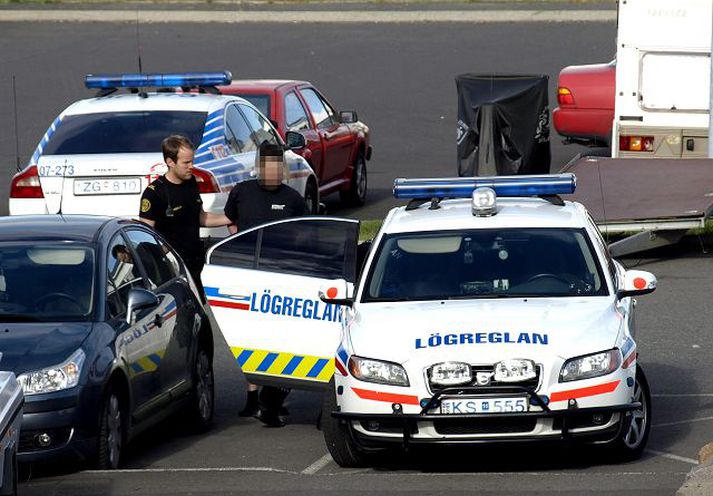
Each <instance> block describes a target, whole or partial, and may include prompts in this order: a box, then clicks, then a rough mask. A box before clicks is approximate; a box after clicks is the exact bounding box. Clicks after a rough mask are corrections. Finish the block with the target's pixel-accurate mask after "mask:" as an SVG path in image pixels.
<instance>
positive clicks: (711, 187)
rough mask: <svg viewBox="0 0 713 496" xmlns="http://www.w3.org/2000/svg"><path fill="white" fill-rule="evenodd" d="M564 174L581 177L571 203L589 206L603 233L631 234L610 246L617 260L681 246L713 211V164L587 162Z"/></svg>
mask: <svg viewBox="0 0 713 496" xmlns="http://www.w3.org/2000/svg"><path fill="white" fill-rule="evenodd" d="M561 172H574V173H575V175H576V176H577V189H576V191H575V193H574V194H571V195H566V196H565V195H563V196H565V199H567V200H573V201H577V202H579V203H582V204H583V205H584V206H585V207H587V210H589V212H590V214H591V215H592V217H593V219H594V221H595V222H596V223H597V226H599V229H600V230H601V231H602V233H603V234H608V233H609V234H611V233H630V234H631V235H630V236H628V237H626V238H624V239H622V240H619V241H616V242H614V243H612V244H611V245H610V246H609V249H610V251H611V254H612V256H615V257H619V256H623V255H628V254H630V253H636V252H640V251H644V250H649V249H652V248H657V247H659V246H665V245H669V244H673V243H676V242H678V241H679V240H680V239H681V238H682V237H683V235H684V234H686V232H687V231H688V230H689V229H693V228H696V227H703V226H704V225H705V220H706V218H707V217H708V215H709V214H710V213H711V211H712V210H713V160H711V159H636V158H623V159H618V158H617V159H615V158H604V157H582V158H579V159H575V160H573V161H571V162H570V163H569V164H567V165H566V166H565V167H564V168H563V169H562V171H561Z"/></svg>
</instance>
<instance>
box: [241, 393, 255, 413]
mask: <svg viewBox="0 0 713 496" xmlns="http://www.w3.org/2000/svg"><path fill="white" fill-rule="evenodd" d="M257 412H258V401H257V391H248V399H247V400H246V401H245V406H244V407H243V409H242V410H240V411H239V412H238V415H239V416H241V417H254V416H255V415H256V414H257Z"/></svg>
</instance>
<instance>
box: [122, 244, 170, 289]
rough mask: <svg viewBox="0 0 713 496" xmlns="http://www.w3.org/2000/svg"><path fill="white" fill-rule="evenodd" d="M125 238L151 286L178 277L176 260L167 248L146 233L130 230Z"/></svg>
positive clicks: (156, 285) (159, 284) (160, 284)
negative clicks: (127, 239)
mask: <svg viewBox="0 0 713 496" xmlns="http://www.w3.org/2000/svg"><path fill="white" fill-rule="evenodd" d="M127 236H128V238H129V242H130V243H131V246H132V247H133V248H134V252H135V253H136V255H137V256H138V259H139V262H140V263H141V266H142V267H143V268H144V271H145V272H146V276H147V277H148V278H149V281H151V284H152V286H155V287H158V286H162V285H163V284H165V283H167V282H168V281H170V280H172V279H174V278H175V277H176V276H178V272H176V263H177V260H176V258H175V255H174V254H173V252H171V251H170V249H169V248H168V246H166V245H165V244H164V245H163V246H162V245H161V244H160V243H159V241H158V240H157V239H156V238H155V237H154V236H153V235H152V234H149V233H148V232H146V231H139V230H131V231H128V232H127ZM167 250H168V251H167Z"/></svg>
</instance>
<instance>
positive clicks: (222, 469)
mask: <svg viewBox="0 0 713 496" xmlns="http://www.w3.org/2000/svg"><path fill="white" fill-rule="evenodd" d="M85 472H89V473H92V474H171V473H191V472H275V473H278V474H296V473H297V472H293V471H292V470H283V469H280V468H273V467H195V468H170V467H167V468H124V469H119V470H85Z"/></svg>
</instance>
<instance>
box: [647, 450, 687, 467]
mask: <svg viewBox="0 0 713 496" xmlns="http://www.w3.org/2000/svg"><path fill="white" fill-rule="evenodd" d="M645 451H646V452H647V453H651V454H652V455H656V456H660V457H663V458H669V459H671V460H676V461H679V462H684V463H690V464H691V465H698V460H694V459H693V458H686V457H685V456H678V455H674V454H673V453H666V452H664V451H656V450H652V449H647V450H645Z"/></svg>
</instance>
